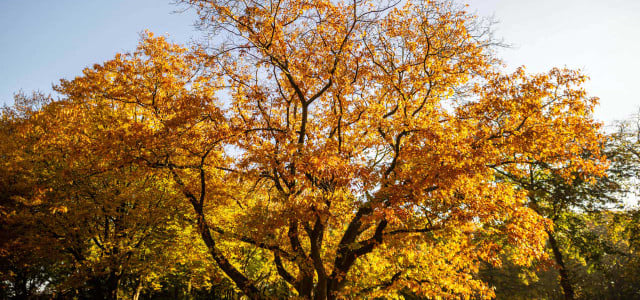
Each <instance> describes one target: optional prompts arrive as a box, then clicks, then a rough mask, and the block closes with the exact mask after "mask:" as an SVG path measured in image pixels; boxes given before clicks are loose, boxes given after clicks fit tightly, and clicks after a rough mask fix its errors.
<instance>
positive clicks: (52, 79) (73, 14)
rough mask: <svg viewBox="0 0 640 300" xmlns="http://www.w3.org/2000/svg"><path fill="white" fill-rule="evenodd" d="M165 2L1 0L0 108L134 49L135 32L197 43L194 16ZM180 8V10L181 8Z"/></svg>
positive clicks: (136, 39) (158, 0)
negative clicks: (20, 93)
mask: <svg viewBox="0 0 640 300" xmlns="http://www.w3.org/2000/svg"><path fill="white" fill-rule="evenodd" d="M180 8H181V7H178V6H175V5H172V4H170V2H169V0H55V1H53V0H0V103H12V102H13V94H14V93H15V92H18V90H20V89H22V90H24V91H25V92H30V91H33V90H40V91H43V92H46V93H49V92H51V84H52V83H57V82H58V80H59V79H60V78H73V77H75V76H76V75H79V74H80V73H81V71H82V69H83V68H85V67H87V66H91V65H93V64H94V63H100V62H103V61H105V60H108V59H111V58H112V57H113V56H114V55H115V53H117V52H128V51H131V50H133V49H134V48H135V47H136V45H137V42H138V38H139V33H140V32H142V31H143V30H144V29H149V30H151V31H153V32H155V33H157V34H167V33H168V34H169V35H170V39H171V40H173V41H175V42H180V43H186V42H189V41H190V39H191V38H199V37H200V36H201V33H200V32H197V31H195V30H194V28H193V26H192V24H193V22H194V21H195V18H196V17H195V13H194V12H193V11H187V12H185V13H180V14H176V13H172V12H174V11H176V10H178V9H180ZM182 8H184V7H182Z"/></svg>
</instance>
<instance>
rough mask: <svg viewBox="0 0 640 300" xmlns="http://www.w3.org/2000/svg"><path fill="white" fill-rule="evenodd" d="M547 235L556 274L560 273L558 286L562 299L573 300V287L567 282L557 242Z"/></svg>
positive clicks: (565, 269)
mask: <svg viewBox="0 0 640 300" xmlns="http://www.w3.org/2000/svg"><path fill="white" fill-rule="evenodd" d="M547 235H548V236H549V245H550V246H551V250H552V251H553V258H554V259H555V262H556V264H557V265H558V272H559V273H560V286H562V292H563V293H564V299H565V300H573V299H574V293H573V287H572V286H571V282H570V281H569V273H568V270H567V267H566V265H565V264H564V259H563V258H562V253H561V252H560V247H559V246H558V241H556V238H555V237H554V236H553V233H551V232H547Z"/></svg>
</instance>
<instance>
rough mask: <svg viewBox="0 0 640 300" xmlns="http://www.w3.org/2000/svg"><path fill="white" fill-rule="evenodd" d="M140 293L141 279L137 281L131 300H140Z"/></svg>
mask: <svg viewBox="0 0 640 300" xmlns="http://www.w3.org/2000/svg"><path fill="white" fill-rule="evenodd" d="M140 292H142V279H138V284H136V291H135V292H134V294H133V300H139V299H140Z"/></svg>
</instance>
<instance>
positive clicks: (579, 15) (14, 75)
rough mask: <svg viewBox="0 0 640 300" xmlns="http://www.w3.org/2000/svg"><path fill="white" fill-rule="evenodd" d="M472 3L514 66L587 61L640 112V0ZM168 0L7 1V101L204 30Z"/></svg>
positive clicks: (3, 98) (603, 103)
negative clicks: (157, 37)
mask: <svg viewBox="0 0 640 300" xmlns="http://www.w3.org/2000/svg"><path fill="white" fill-rule="evenodd" d="M466 2H467V3H468V4H469V5H470V6H469V10H470V11H472V12H476V13H477V14H478V15H479V16H481V17H492V18H493V19H494V20H496V21H498V23H497V24H496V25H495V27H494V29H495V36H496V37H497V38H501V39H502V40H503V41H504V42H506V43H507V44H510V45H511V47H508V48H504V49H500V50H499V56H501V57H502V58H503V59H504V61H505V62H506V64H507V69H508V70H513V69H515V68H516V67H518V66H521V65H524V66H525V67H526V70H527V71H529V72H534V73H537V72H544V71H545V70H548V69H550V68H552V67H565V66H566V67H570V68H579V69H581V70H583V71H584V73H585V74H587V75H589V76H590V78H591V80H590V81H589V82H588V83H587V84H586V89H587V91H588V92H589V94H590V95H592V96H597V97H599V98H600V106H599V107H598V108H597V109H596V117H597V118H598V119H600V120H602V121H604V122H605V123H607V124H611V123H612V122H613V121H615V120H621V119H625V118H629V117H630V116H631V115H632V114H634V113H638V112H639V110H640V96H639V95H638V93H637V91H636V90H633V87H634V86H639V85H640V55H639V54H640V1H639V0H607V1H602V0H536V1H532V0H467V1H466ZM180 9H184V7H180V6H176V5H174V4H171V2H169V1H165V0H110V1H108V0H92V1H82V0H57V1H50V0H29V1H25V0H0V104H11V103H12V101H13V100H12V99H13V94H14V93H16V92H18V91H20V90H22V91H24V92H27V93H30V92H31V91H34V90H39V91H42V92H45V93H50V92H51V85H52V84H54V83H56V82H57V81H58V80H59V79H61V78H67V79H71V78H73V77H75V76H77V75H79V74H81V72H82V69H83V68H85V67H88V66H91V65H93V64H94V63H100V62H103V61H105V60H108V59H110V58H112V57H113V56H114V55H115V53H118V52H127V51H131V50H133V49H134V48H135V46H136V44H137V41H138V38H139V34H140V32H142V31H143V30H145V29H149V30H151V31H152V32H155V33H156V34H168V35H169V37H170V38H169V39H170V40H172V41H174V42H178V43H188V42H190V41H191V40H193V39H199V38H201V37H202V36H203V33H202V32H198V31H197V30H195V28H194V27H193V23H194V21H195V19H196V16H195V12H193V11H192V10H187V11H186V12H182V13H174V12H175V11H176V10H180Z"/></svg>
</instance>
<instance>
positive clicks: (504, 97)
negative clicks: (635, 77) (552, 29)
mask: <svg viewBox="0 0 640 300" xmlns="http://www.w3.org/2000/svg"><path fill="white" fill-rule="evenodd" d="M185 3H186V4H188V5H191V6H193V7H195V9H197V10H198V12H199V15H200V17H201V20H200V21H201V24H200V25H201V26H202V27H203V28H205V29H207V30H211V31H212V32H215V33H217V34H218V38H217V41H220V42H219V43H218V45H217V46H215V47H202V46H201V47H193V48H185V47H182V46H179V45H175V44H172V43H169V42H167V40H166V39H165V38H164V37H156V36H154V35H153V34H152V33H148V32H147V33H145V34H143V36H142V39H141V42H140V45H139V46H138V48H137V49H136V50H135V51H134V52H131V53H125V54H118V55H116V57H115V58H114V59H112V60H109V61H107V62H104V63H102V64H97V65H95V66H93V67H92V68H87V69H85V70H84V71H83V74H82V75H81V76H79V77H76V78H75V79H72V80H62V81H61V82H60V84H59V85H58V86H57V87H56V90H57V91H58V92H59V93H60V94H61V95H63V96H64V98H63V99H61V100H59V101H55V102H53V103H51V104H48V105H46V106H44V107H43V108H42V109H40V110H38V111H35V112H33V113H32V114H31V115H30V116H29V117H28V118H26V120H24V122H26V123H28V124H27V125H25V126H23V127H22V129H21V131H20V132H15V131H8V132H10V133H11V134H13V138H17V139H24V140H28V139H29V137H33V136H34V135H37V136H38V138H36V139H31V142H29V143H26V142H25V143H22V144H19V145H13V147H14V148H13V149H12V150H11V151H21V152H14V153H22V154H21V157H22V158H25V159H26V160H27V161H28V162H29V163H32V164H36V165H38V166H40V167H38V168H35V167H34V170H36V169H37V170H41V172H43V174H35V175H34V174H31V175H34V176H37V177H39V178H47V180H43V181H39V182H34V183H33V185H34V186H38V187H40V188H41V190H38V192H37V193H34V194H33V195H24V196H23V195H20V197H21V198H20V199H22V200H21V201H26V202H31V205H34V203H33V202H34V201H41V202H42V203H47V205H48V207H49V208H50V209H49V210H48V211H38V212H37V213H35V214H48V215H50V216H51V217H50V218H46V217H40V219H44V220H47V219H49V220H48V221H47V222H45V223H44V224H40V225H38V226H43V227H42V228H49V229H50V231H51V232H53V233H55V235H58V236H64V237H67V238H65V239H64V242H63V243H62V244H60V245H59V247H60V251H68V252H70V253H71V254H73V255H76V256H77V257H76V259H75V261H76V263H77V264H79V265H82V266H83V267H84V268H85V269H86V268H88V269H86V270H88V271H87V272H89V273H92V274H98V273H104V278H108V280H112V281H113V282H114V284H115V285H116V290H117V285H118V284H122V282H123V281H118V280H120V279H124V278H126V276H125V275H126V274H128V273H127V272H142V273H144V274H147V277H144V278H139V280H141V282H144V280H145V278H146V280H147V282H149V281H153V279H154V278H155V277H153V276H155V275H153V274H156V273H157V272H161V270H162V268H163V266H164V265H163V264H159V265H154V266H147V264H145V263H144V261H145V259H147V257H148V256H150V255H155V256H162V257H164V258H163V259H162V261H163V262H164V263H166V264H169V263H171V262H176V261H178V262H181V263H183V264H188V262H189V261H191V262H192V263H193V262H195V261H200V260H206V261H208V262H209V263H210V266H209V267H202V268H200V269H197V268H196V267H195V266H193V268H194V269H193V270H196V271H194V272H196V273H197V274H201V275H198V276H199V278H202V276H208V277H216V278H228V279H230V280H231V282H232V283H233V285H234V286H235V287H236V288H237V289H238V291H240V292H242V293H244V294H246V295H247V296H249V297H250V298H256V299H257V298H263V297H285V296H286V297H294V296H296V297H299V298H305V299H310V298H315V299H335V298H341V297H348V298H360V297H376V296H384V297H394V296H399V295H401V294H403V293H404V294H407V293H411V294H415V295H422V296H428V297H431V298H438V297H440V298H469V297H476V298H491V297H493V296H494V292H493V290H492V289H491V288H490V287H489V286H488V285H487V284H486V283H485V282H483V281H482V280H480V278H479V277H478V276H477V274H478V270H479V267H480V264H481V262H485V263H486V262H488V263H490V264H492V265H495V266H498V265H500V264H501V261H502V259H504V258H505V257H506V256H505V255H506V254H508V257H509V259H510V260H511V261H512V262H515V263H516V264H519V265H528V264H530V263H531V262H532V261H535V260H539V259H543V258H544V256H545V255H546V254H545V253H546V252H545V242H546V238H547V233H548V232H550V231H552V230H553V229H552V226H551V224H552V223H551V222H550V221H549V220H547V219H545V218H544V217H543V216H541V215H540V214H538V213H536V211H534V210H533V209H532V208H531V207H530V205H528V200H527V192H526V190H523V189H522V188H521V186H519V185H518V184H516V182H517V181H515V180H505V179H504V176H503V174H509V175H510V176H511V178H516V179H517V178H527V176H529V175H530V174H529V173H528V172H529V170H530V166H531V165H540V164H544V165H546V166H553V167H555V168H557V169H561V170H562V171H561V172H559V173H558V174H559V175H558V176H561V178H564V179H565V180H568V181H571V180H575V179H576V176H578V177H580V178H582V179H585V180H590V179H588V178H590V177H597V176H600V175H602V174H603V172H604V170H605V169H606V167H607V162H606V159H605V158H604V157H603V156H601V155H600V154H599V153H600V152H599V151H600V150H599V149H600V146H601V143H602V136H601V135H600V133H599V126H600V125H599V124H598V123H597V122H596V121H594V120H593V118H592V115H591V113H592V111H593V108H594V105H595V104H596V99H595V98H589V97H587V95H586V93H585V91H584V90H583V89H582V88H581V84H582V83H583V82H584V81H585V77H584V76H583V75H581V74H580V73H579V72H577V71H573V70H566V69H553V70H551V71H549V72H547V73H543V74H527V73H526V72H525V69H524V68H520V69H518V70H516V71H515V72H514V73H512V74H504V73H503V72H502V71H501V69H500V66H499V63H500V62H499V61H498V60H497V59H496V58H495V57H494V56H493V54H492V50H493V49H492V42H493V41H492V40H491V39H490V36H488V35H487V34H486V32H485V31H484V29H486V28H485V27H484V25H483V23H482V22H480V21H479V20H478V19H477V18H476V17H475V16H473V15H471V14H468V13H467V12H465V11H464V9H463V8H460V7H458V6H456V5H455V4H452V3H449V2H440V1H413V2H404V1H402V2H399V3H387V2H384V1H366V0H356V1H321V0H314V1H310V0H285V1H235V0H227V1H197V0H192V1H185ZM5 118H10V117H8V116H5ZM18 119H20V118H18V117H16V116H14V117H13V120H18ZM585 152H589V153H590V154H591V155H588V156H585V155H583V154H584V153H585ZM22 163H25V162H24V161H22V162H20V164H22ZM20 164H19V165H20ZM16 166H18V165H16ZM21 166H22V165H21ZM9 171H11V172H14V171H16V170H15V169H13V170H7V172H9ZM554 174H555V173H554ZM576 174H578V175H576ZM25 197H26V198H25ZM97 207H100V209H97ZM59 220H65V221H64V222H66V223H65V225H60V224H54V223H51V222H59ZM82 224H89V225H88V226H84V225H82ZM185 232H186V233H185ZM55 235H53V236H51V238H55V237H56V236H55ZM71 237H76V238H77V239H79V240H74V239H71ZM87 243H88V244H89V246H87ZM181 245H182V246H181ZM184 245H195V246H193V247H195V248H197V249H200V250H198V251H202V252H198V251H195V250H193V251H190V253H183V254H182V255H178V256H177V257H173V256H172V255H168V253H169V252H171V251H167V249H175V250H172V251H181V250H179V249H181V248H180V247H184ZM74 247H80V248H82V249H84V250H82V251H84V252H82V251H80V250H73V249H75V248H74ZM171 247H173V248H171ZM73 251H76V252H78V251H79V253H76V252H73ZM100 253H101V254H100ZM198 253H203V255H198ZM180 256H184V257H180ZM91 257H100V259H99V261H96V259H93V261H92V258H91ZM249 258H250V259H252V261H253V263H252V264H253V267H251V268H248V267H246V266H247V262H246V260H247V259H249ZM205 281H206V280H205ZM118 282H119V283H118ZM72 283H73V282H72V280H69V281H68V283H66V284H69V285H72ZM203 284H204V283H203ZM274 286H277V287H279V288H278V289H276V290H274V289H273V288H272V287H274ZM111 296H112V297H117V295H113V294H111Z"/></svg>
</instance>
